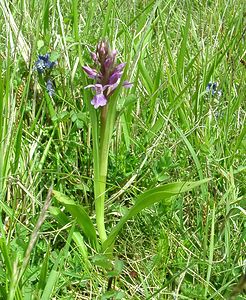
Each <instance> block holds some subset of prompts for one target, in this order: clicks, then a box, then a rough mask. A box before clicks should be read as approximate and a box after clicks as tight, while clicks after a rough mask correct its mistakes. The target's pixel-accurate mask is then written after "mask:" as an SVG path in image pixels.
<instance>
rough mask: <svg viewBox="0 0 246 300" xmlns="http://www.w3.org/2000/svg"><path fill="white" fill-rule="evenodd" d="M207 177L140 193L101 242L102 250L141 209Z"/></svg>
mask: <svg viewBox="0 0 246 300" xmlns="http://www.w3.org/2000/svg"><path fill="white" fill-rule="evenodd" d="M207 181H209V179H204V180H200V181H196V182H176V183H169V184H166V185H163V186H158V187H156V188H153V189H151V190H148V191H146V192H144V193H142V194H141V195H140V196H138V197H137V199H136V203H135V204H134V205H133V207H132V208H130V209H129V210H128V211H127V213H126V214H125V215H124V216H123V217H122V218H121V220H120V221H119V223H118V224H117V225H116V226H115V227H114V229H113V230H112V231H111V233H110V234H109V236H108V238H107V240H106V241H105V242H104V243H103V250H107V249H108V248H109V247H110V246H112V244H113V243H114V241H115V238H116V236H117V235H118V233H119V232H120V230H121V229H122V227H123V226H124V224H125V223H126V222H127V221H128V220H129V219H131V218H132V217H134V216H135V215H137V214H138V213H139V212H141V211H142V210H143V209H145V208H147V207H149V206H151V205H153V204H155V203H157V202H159V201H164V200H166V201H167V200H169V199H170V198H171V197H173V196H175V195H178V194H180V193H184V192H187V191H190V190H192V189H193V188H195V187H197V186H199V185H201V184H203V183H206V182H207Z"/></svg>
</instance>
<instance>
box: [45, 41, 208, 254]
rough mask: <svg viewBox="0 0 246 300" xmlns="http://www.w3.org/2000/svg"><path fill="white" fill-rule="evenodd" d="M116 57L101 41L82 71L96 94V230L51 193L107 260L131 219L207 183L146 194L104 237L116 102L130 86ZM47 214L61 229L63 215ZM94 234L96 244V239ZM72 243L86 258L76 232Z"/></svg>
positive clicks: (183, 184) (75, 209) (75, 208)
mask: <svg viewBox="0 0 246 300" xmlns="http://www.w3.org/2000/svg"><path fill="white" fill-rule="evenodd" d="M116 56H117V51H116V50H111V49H110V47H109V44H108V42H107V41H105V40H104V41H101V42H100V43H99V44H98V46H97V48H96V51H95V53H91V58H92V60H93V62H94V66H93V67H89V66H83V70H84V71H85V73H86V74H87V75H88V77H89V78H90V79H93V80H94V83H93V84H89V85H87V86H86V87H85V89H88V88H91V89H92V90H93V92H94V93H95V95H94V97H93V98H92V100H89V99H88V104H89V111H90V118H91V124H92V140H93V161H94V195H95V211H96V223H97V230H96V228H95V226H94V224H93V222H92V221H91V218H90V217H89V216H88V214H87V212H86V211H85V209H84V208H83V207H82V205H79V204H76V203H75V202H74V201H73V200H71V199H70V198H68V197H67V196H65V195H64V194H62V193H60V192H58V191H53V194H54V196H55V198H56V199H57V200H58V201H60V202H61V203H62V204H63V205H64V206H65V208H66V209H67V210H68V211H69V212H70V213H71V215H72V216H73V217H74V219H76V221H77V223H78V224H79V225H80V227H81V229H82V231H83V233H84V235H85V236H86V237H87V239H88V240H89V241H90V242H91V245H92V246H93V247H94V249H95V250H97V251H98V250H99V251H100V252H104V253H106V254H107V256H112V254H113V246H114V242H115V239H116V237H117V235H118V233H119V231H120V230H121V229H122V227H123V226H124V224H125V223H126V222H127V221H128V220H129V219H130V218H132V217H134V216H135V215H136V214H138V213H139V212H141V211H142V210H143V209H145V208H147V207H149V206H151V205H153V204H154V203H156V202H159V201H166V205H170V199H171V198H172V197H173V196H175V195H177V194H180V193H181V192H185V191H189V190H191V189H193V188H194V187H196V186H199V185H201V184H202V183H204V182H207V180H201V181H198V182H176V183H169V184H165V185H162V186H158V187H155V188H152V189H148V190H146V191H145V192H143V193H142V194H140V195H139V196H138V197H137V199H136V201H135V204H134V205H133V206H132V207H131V208H130V209H129V210H128V211H127V212H126V213H125V215H123V216H122V218H121V219H120V221H119V222H118V224H117V225H116V226H115V227H114V228H113V229H112V230H111V232H109V233H107V231H106V228H105V209H104V205H105V196H106V179H107V172H108V155H109V147H110V142H111V137H112V133H113V130H114V125H115V119H116V106H117V99H118V97H119V91H120V88H121V87H125V88H130V87H131V86H132V84H131V83H129V82H128V81H124V80H123V78H124V71H126V70H125V69H126V64H125V63H120V64H117V63H116ZM89 101H90V102H89ZM50 211H51V213H52V214H53V215H54V216H55V217H56V219H57V220H58V221H61V219H62V220H63V223H61V225H64V219H65V216H64V214H62V212H61V211H59V210H58V208H53V207H51V208H50ZM97 232H98V235H99V240H98V238H97ZM74 241H75V242H76V243H77V244H78V247H79V248H80V249H81V253H82V255H83V256H84V257H85V258H86V257H87V255H86V250H85V249H86V246H85V245H84V244H83V238H82V237H81V236H78V232H76V235H75V236H74Z"/></svg>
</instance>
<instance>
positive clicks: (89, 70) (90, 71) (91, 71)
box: [82, 66, 99, 79]
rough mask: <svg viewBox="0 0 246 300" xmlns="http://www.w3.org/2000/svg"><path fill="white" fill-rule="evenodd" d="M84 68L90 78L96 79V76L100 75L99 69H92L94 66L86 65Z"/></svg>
mask: <svg viewBox="0 0 246 300" xmlns="http://www.w3.org/2000/svg"><path fill="white" fill-rule="evenodd" d="M82 68H83V70H84V71H85V73H86V74H87V75H88V76H89V77H90V78H92V79H96V78H97V77H98V76H99V74H98V72H97V70H95V69H92V68H90V67H87V66H84V67H82Z"/></svg>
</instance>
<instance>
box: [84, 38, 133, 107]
mask: <svg viewBox="0 0 246 300" xmlns="http://www.w3.org/2000/svg"><path fill="white" fill-rule="evenodd" d="M116 55H117V50H110V47H109V44H108V42H106V41H101V42H100V43H99V44H98V45H97V49H96V53H93V52H91V58H92V59H93V61H94V62H95V63H96V64H97V65H99V68H98V69H99V70H98V71H97V70H95V69H92V68H90V67H88V66H84V67H83V70H84V71H85V72H86V74H87V75H88V77H89V78H92V79H95V80H96V84H91V85H88V86H86V87H85V88H92V89H93V90H94V91H95V92H96V95H95V96H94V98H93V99H92V101H91V104H92V105H93V106H94V107H95V108H98V107H100V106H105V105H107V103H108V100H109V98H110V96H111V95H112V94H113V92H114V90H115V89H116V88H117V86H118V85H119V83H120V79H121V77H122V74H123V69H124V67H125V65H126V64H125V63H121V64H119V65H116ZM122 86H123V87H125V88H130V87H131V86H132V84H131V83H129V82H128V81H124V83H123V85H122Z"/></svg>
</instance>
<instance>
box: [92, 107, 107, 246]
mask: <svg viewBox="0 0 246 300" xmlns="http://www.w3.org/2000/svg"><path fill="white" fill-rule="evenodd" d="M107 112H108V107H107V106H104V107H103V108H102V109H101V132H100V148H99V168H98V174H97V176H96V177H97V179H98V180H97V182H96V185H97V188H96V189H95V192H96V202H95V207H96V220H97V228H98V232H99V237H100V239H101V242H102V243H103V242H104V241H105V240H106V239H107V234H106V230H105V222H104V202H105V191H106V178H107V170H108V152H109V143H110V136H109V135H107V134H106V127H107V126H106V124H107Z"/></svg>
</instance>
